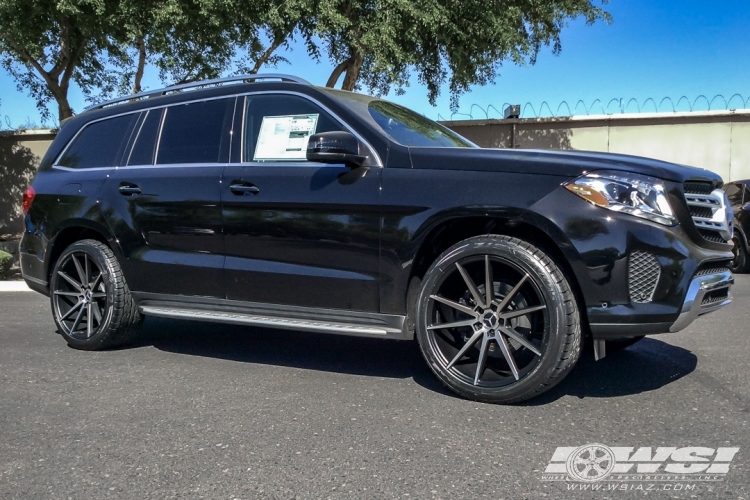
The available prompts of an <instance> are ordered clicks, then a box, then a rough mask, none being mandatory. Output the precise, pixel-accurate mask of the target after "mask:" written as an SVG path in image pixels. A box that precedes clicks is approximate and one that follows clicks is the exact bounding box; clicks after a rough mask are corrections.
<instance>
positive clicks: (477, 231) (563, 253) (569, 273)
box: [404, 212, 588, 327]
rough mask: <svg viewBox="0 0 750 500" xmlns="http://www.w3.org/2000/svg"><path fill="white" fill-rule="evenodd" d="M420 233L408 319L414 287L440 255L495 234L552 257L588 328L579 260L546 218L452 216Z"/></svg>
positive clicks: (408, 298)
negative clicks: (471, 239) (579, 278)
mask: <svg viewBox="0 0 750 500" xmlns="http://www.w3.org/2000/svg"><path fill="white" fill-rule="evenodd" d="M419 233H421V234H423V235H424V236H423V237H422V238H421V242H419V244H418V245H417V250H416V253H415V254H414V258H413V260H412V265H411V270H410V275H409V279H408V282H407V283H408V285H407V289H406V291H405V294H404V301H405V303H406V311H407V317H409V318H413V311H414V304H412V303H411V302H412V300H413V299H414V298H415V294H414V291H413V287H414V286H413V285H414V283H421V279H422V278H423V277H424V275H425V273H426V272H427V270H428V269H429V267H430V266H431V265H432V263H433V262H434V261H435V260H436V259H437V258H438V257H439V256H440V254H442V253H443V252H444V251H445V250H447V249H448V248H450V247H451V246H453V245H455V244H456V243H458V242H460V241H463V240H465V239H468V238H472V237H475V236H481V235H484V234H494V235H503V236H512V237H514V238H518V239H521V240H524V241H527V242H528V243H531V244H532V245H534V246H536V247H537V248H539V249H540V250H542V251H544V252H545V253H546V254H547V255H549V257H550V258H551V259H552V260H553V261H554V262H555V264H556V265H557V266H558V267H559V268H560V270H561V271H562V272H563V274H564V275H565V278H566V279H567V280H568V282H569V283H570V286H571V287H572V288H573V293H574V295H575V298H576V301H577V302H578V304H579V307H578V310H579V311H580V314H581V324H582V325H587V324H588V318H587V315H586V302H585V300H584V297H583V291H582V288H581V285H580V283H579V281H578V278H577V274H576V272H575V270H574V267H573V265H574V264H572V263H575V262H580V257H579V256H578V255H577V251H576V250H575V249H574V248H573V246H572V245H571V244H570V242H569V241H568V239H567V237H566V236H565V235H564V234H563V232H562V231H560V230H559V228H557V226H555V225H554V224H553V223H552V222H551V221H549V220H547V219H546V218H544V217H542V216H540V215H538V214H535V213H531V212H526V213H521V214H513V215H512V216H503V215H486V214H473V215H462V216H453V217H446V218H444V219H443V220H441V221H439V222H437V223H435V224H432V225H431V226H430V227H429V228H428V229H425V230H423V231H418V232H417V233H416V234H419ZM409 325H410V327H411V325H412V321H409Z"/></svg>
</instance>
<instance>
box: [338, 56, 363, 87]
mask: <svg viewBox="0 0 750 500" xmlns="http://www.w3.org/2000/svg"><path fill="white" fill-rule="evenodd" d="M350 61H351V64H350V65H349V67H347V68H346V76H344V83H342V84H341V89H342V90H349V91H352V90H354V87H356V86H357V80H358V79H359V70H360V69H361V68H362V63H363V62H364V59H363V58H362V56H361V55H359V54H357V53H355V54H354V55H353V56H352V57H351V59H350Z"/></svg>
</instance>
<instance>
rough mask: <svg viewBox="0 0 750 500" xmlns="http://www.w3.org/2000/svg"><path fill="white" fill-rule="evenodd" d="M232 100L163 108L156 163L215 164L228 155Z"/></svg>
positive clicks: (232, 109) (217, 100) (232, 108)
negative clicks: (164, 114)
mask: <svg viewBox="0 0 750 500" xmlns="http://www.w3.org/2000/svg"><path fill="white" fill-rule="evenodd" d="M233 104H234V98H231V99H215V100H212V101H203V102H191V103H188V104H179V105H176V106H170V107H168V108H166V109H165V113H166V116H165V117H164V125H163V126H162V130H161V138H160V139H159V151H158V152H157V155H156V163H157V164H160V165H164V164H170V163H219V162H221V161H222V159H225V158H227V157H228V155H229V140H230V138H231V135H230V133H229V123H230V122H231V119H232V112H233V111H234V106H233Z"/></svg>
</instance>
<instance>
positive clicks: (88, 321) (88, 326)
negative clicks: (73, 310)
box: [86, 302, 91, 337]
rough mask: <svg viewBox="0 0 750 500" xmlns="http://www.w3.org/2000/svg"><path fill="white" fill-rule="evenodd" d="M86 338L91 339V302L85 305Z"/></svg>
mask: <svg viewBox="0 0 750 500" xmlns="http://www.w3.org/2000/svg"><path fill="white" fill-rule="evenodd" d="M86 337H91V302H89V303H88V304H86Z"/></svg>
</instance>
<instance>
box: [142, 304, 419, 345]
mask: <svg viewBox="0 0 750 500" xmlns="http://www.w3.org/2000/svg"><path fill="white" fill-rule="evenodd" d="M140 310H141V312H142V313H143V314H145V315H147V316H158V317H162V318H175V319H187V320H193V321H210V322H216V323H229V324H235V325H252V326H263V327H266V328H282V329H286V330H302V331H310V332H321V333H335V334H341V335H354V336H358V337H379V338H392V339H404V338H405V336H404V333H403V332H402V331H401V330H399V329H397V328H389V327H387V326H382V327H381V326H371V325H357V324H352V323H340V322H330V321H317V320H312V319H299V318H280V317H273V316H260V315H254V314H246V313H238V312H221V311H210V310H205V309H187V308H184V307H180V308H176V307H175V308H173V307H163V306H150V305H143V306H141V307H140Z"/></svg>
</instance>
